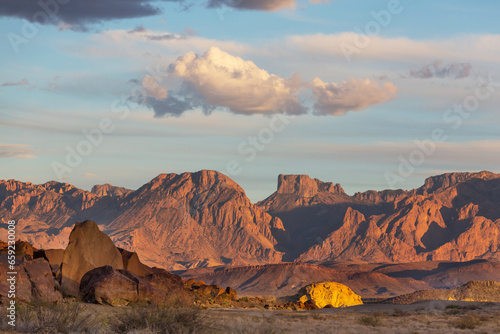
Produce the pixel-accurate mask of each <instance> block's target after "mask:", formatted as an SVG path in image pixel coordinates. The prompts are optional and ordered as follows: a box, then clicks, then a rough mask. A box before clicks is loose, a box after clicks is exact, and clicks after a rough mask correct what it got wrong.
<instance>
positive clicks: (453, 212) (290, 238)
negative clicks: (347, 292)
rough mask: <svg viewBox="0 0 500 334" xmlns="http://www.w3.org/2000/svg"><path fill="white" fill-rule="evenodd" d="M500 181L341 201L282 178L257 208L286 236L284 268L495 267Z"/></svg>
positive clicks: (302, 180) (304, 179) (472, 179)
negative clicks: (356, 264) (319, 264)
mask: <svg viewBox="0 0 500 334" xmlns="http://www.w3.org/2000/svg"><path fill="white" fill-rule="evenodd" d="M499 203H500V175H498V174H494V173H490V172H480V173H449V174H443V175H439V176H435V177H431V178H428V179H427V180H426V181H425V184H424V185H423V186H422V187H420V188H418V189H414V190H411V191H403V190H385V191H380V192H376V191H368V192H364V193H356V194H354V196H349V195H347V194H346V193H345V192H344V191H343V189H342V187H341V186H340V185H339V184H333V183H324V182H321V181H319V180H317V179H311V178H309V177H308V176H305V175H280V176H279V178H278V190H277V191H276V192H275V193H274V194H272V195H271V196H270V197H268V198H267V199H265V200H264V201H261V202H259V203H258V204H257V205H258V206H259V207H260V208H261V209H262V210H264V211H266V212H268V213H270V214H271V215H273V216H276V217H279V218H280V219H281V220H282V222H283V226H284V228H285V231H286V232H287V235H286V237H284V238H280V239H279V243H278V247H281V248H282V249H284V250H285V256H284V260H289V261H293V260H300V261H325V260H336V261H352V260H362V261H367V262H414V261H429V260H434V261H436V260H441V261H443V260H445V261H468V260H473V259H477V258H483V259H492V260H493V259H494V260H497V261H498V260H499V259H500V248H499V247H500V246H499V245H500V205H499Z"/></svg>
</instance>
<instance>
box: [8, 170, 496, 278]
mask: <svg viewBox="0 0 500 334" xmlns="http://www.w3.org/2000/svg"><path fill="white" fill-rule="evenodd" d="M499 204H500V175H497V174H493V173H490V172H480V173H450V174H443V175H439V176H435V177H431V178H428V179H427V180H426V181H425V184H424V185H423V186H422V187H420V188H418V189H414V190H411V191H404V190H385V191H380V192H377V191H367V192H364V193H356V194H354V195H353V196H350V195H348V194H346V193H345V192H344V190H343V189H342V187H341V186H340V185H339V184H333V183H326V182H322V181H320V180H317V179H312V178H310V177H308V176H306V175H280V176H279V177H278V189H277V191H276V192H275V193H274V194H272V195H271V196H270V197H268V198H267V199H265V200H264V201H261V202H259V203H257V205H254V204H252V203H251V201H250V200H249V199H248V198H247V197H246V195H245V192H244V191H243V189H242V188H241V187H240V186H239V185H238V184H236V183H235V182H234V181H232V180H231V179H230V178H228V177H227V176H225V175H223V174H221V173H218V172H215V171H200V172H196V173H183V174H161V175H159V176H158V177H156V178H154V179H153V180H152V181H151V182H149V183H147V184H145V185H144V186H142V187H141V188H139V189H137V190H135V191H132V190H128V189H125V188H118V187H113V186H111V185H102V186H95V187H94V188H93V189H92V191H91V192H88V191H84V190H81V189H77V188H75V187H73V186H72V185H69V184H64V183H58V182H54V181H52V182H48V183H46V184H42V185H34V184H31V183H23V182H19V181H14V180H9V181H0V216H1V217H8V219H16V221H17V222H18V226H17V230H16V232H17V235H18V237H19V238H21V239H23V240H26V241H29V242H31V243H32V244H34V245H35V246H36V247H38V248H44V249H55V248H59V249H63V248H66V246H67V242H68V238H69V233H70V232H71V229H72V226H73V224H74V223H75V222H76V221H84V220H86V219H92V220H94V221H96V222H97V224H98V226H99V229H100V230H102V231H103V232H105V233H106V234H107V235H108V236H109V237H110V238H111V240H112V241H113V243H114V244H116V245H117V246H118V247H120V248H122V249H125V250H129V251H132V250H133V251H135V252H137V254H138V255H139V257H140V258H141V259H142V261H143V262H144V263H145V264H148V265H150V266H160V267H164V268H166V269H168V270H175V271H185V270H186V269H190V268H200V267H201V268H203V267H213V266H233V267H234V266H249V265H250V266H252V265H265V264H275V263H281V262H286V261H290V262H293V261H297V262H310V263H325V262H328V261H364V262H370V263H408V262H419V261H470V260H475V259H488V260H492V261H498V260H499V259H500V252H499V247H500V246H499V244H500V242H499V241H500V205H499ZM4 219H6V218H4ZM1 226H2V227H5V225H4V224H2V225H1ZM0 232H1V234H0V239H4V240H5V239H6V234H5V233H6V230H5V228H0Z"/></svg>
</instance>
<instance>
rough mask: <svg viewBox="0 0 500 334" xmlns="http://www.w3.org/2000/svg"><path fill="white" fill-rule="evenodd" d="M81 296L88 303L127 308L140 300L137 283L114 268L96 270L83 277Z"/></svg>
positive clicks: (106, 267)
mask: <svg viewBox="0 0 500 334" xmlns="http://www.w3.org/2000/svg"><path fill="white" fill-rule="evenodd" d="M80 294H81V296H82V298H83V300H84V301H86V302H89V303H97V304H104V305H111V306H126V305H128V304H129V303H130V302H137V301H138V300H139V295H138V291H137V282H135V281H134V280H132V279H130V278H129V277H127V276H126V275H123V274H122V273H121V272H119V271H117V270H115V269H114V268H113V267H112V266H104V267H99V268H95V269H92V270H90V271H89V272H87V273H86V274H85V275H83V277H82V279H81V283H80Z"/></svg>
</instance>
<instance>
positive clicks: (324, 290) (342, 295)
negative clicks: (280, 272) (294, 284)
mask: <svg viewBox="0 0 500 334" xmlns="http://www.w3.org/2000/svg"><path fill="white" fill-rule="evenodd" d="M297 296H298V297H299V301H300V302H302V303H304V304H305V303H307V302H308V301H312V302H313V303H314V304H316V306H318V307H320V308H323V307H325V306H327V305H331V306H333V307H348V306H354V305H362V304H363V301H362V300H361V297H360V296H358V295H357V294H355V293H354V292H353V291H352V290H351V288H349V287H348V286H346V285H344V284H340V283H336V282H321V283H313V284H310V285H308V286H305V287H303V288H302V289H301V290H300V291H299V293H298V295H297Z"/></svg>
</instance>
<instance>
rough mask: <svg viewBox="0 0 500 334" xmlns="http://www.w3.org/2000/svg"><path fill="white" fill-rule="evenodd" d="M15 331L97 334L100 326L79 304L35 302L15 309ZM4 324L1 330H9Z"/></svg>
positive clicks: (47, 333)
mask: <svg viewBox="0 0 500 334" xmlns="http://www.w3.org/2000/svg"><path fill="white" fill-rule="evenodd" d="M17 317H18V318H17V324H16V331H18V332H22V333H46V334H49V333H97V332H99V331H100V328H101V326H100V324H99V322H98V321H97V319H96V318H95V317H93V316H92V315H90V314H85V312H84V311H83V307H82V304H80V303H61V304H51V303H43V302H37V303H34V304H31V305H22V306H19V307H18V308H17ZM5 325H6V324H4V326H3V328H2V329H10V328H9V327H7V326H5Z"/></svg>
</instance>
